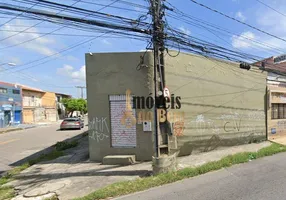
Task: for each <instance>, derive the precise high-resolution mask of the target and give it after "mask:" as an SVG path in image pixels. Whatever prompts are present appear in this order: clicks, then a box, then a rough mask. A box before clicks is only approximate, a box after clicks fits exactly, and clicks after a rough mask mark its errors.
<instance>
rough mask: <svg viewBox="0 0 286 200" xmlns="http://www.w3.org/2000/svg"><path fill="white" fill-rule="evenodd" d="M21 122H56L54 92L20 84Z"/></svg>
mask: <svg viewBox="0 0 286 200" xmlns="http://www.w3.org/2000/svg"><path fill="white" fill-rule="evenodd" d="M22 91H23V92H22V95H23V123H25V124H33V123H40V122H56V121H57V120H58V114H57V105H56V100H57V99H56V94H55V93H53V92H46V91H43V90H39V89H36V88H31V87H27V86H22Z"/></svg>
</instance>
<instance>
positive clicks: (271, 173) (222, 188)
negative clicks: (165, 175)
mask: <svg viewBox="0 0 286 200" xmlns="http://www.w3.org/2000/svg"><path fill="white" fill-rule="evenodd" d="M285 158H286V153H280V154H277V155H274V156H269V157H264V158H262V159H258V160H255V161H251V162H249V163H245V164H240V165H235V166H233V167H230V168H227V169H222V170H220V171H216V172H210V173H207V174H204V175H201V176H198V177H194V178H191V179H186V180H183V181H180V182H177V183H173V184H168V185H165V186H161V187H157V188H154V189H150V190H148V191H144V192H141V193H137V194H133V195H129V196H125V197H120V198H116V200H133V199H134V200H151V199H152V200H229V199H232V200H234V199H235V200H257V199H259V200H269V199H271V200H273V199H274V200H281V199H285V198H286V159H285Z"/></svg>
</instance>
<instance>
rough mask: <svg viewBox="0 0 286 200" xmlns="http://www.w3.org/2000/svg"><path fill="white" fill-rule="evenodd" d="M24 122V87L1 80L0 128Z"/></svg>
mask: <svg viewBox="0 0 286 200" xmlns="http://www.w3.org/2000/svg"><path fill="white" fill-rule="evenodd" d="M20 123H22V89H21V87H20V86H19V85H16V84H10V83H4V82H0V128H3V127H7V126H9V125H13V124H20Z"/></svg>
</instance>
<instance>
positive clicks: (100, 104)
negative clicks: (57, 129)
mask: <svg viewBox="0 0 286 200" xmlns="http://www.w3.org/2000/svg"><path fill="white" fill-rule="evenodd" d="M142 54H143V53H97V54H93V55H90V54H86V79H87V100H88V117H89V121H90V123H89V124H92V121H93V120H94V119H97V120H98V121H100V120H103V127H104V128H103V131H97V132H98V133H96V132H95V131H96V130H94V129H96V127H94V126H93V127H92V126H89V129H93V130H90V131H89V136H90V139H89V151H90V159H91V160H96V161H102V158H103V157H104V156H106V155H117V154H121V155H126V154H127V155H128V154H135V155H136V159H137V160H150V159H151V157H152V155H153V141H152V140H153V138H152V133H151V132H143V128H142V125H138V126H137V128H136V132H137V138H136V139H137V147H136V148H111V140H110V139H111V135H110V133H111V124H110V106H109V95H125V92H126V90H127V89H130V90H131V91H132V94H133V95H136V96H148V95H149V93H150V92H151V91H152V87H153V86H152V85H153V83H152V77H153V69H152V67H150V68H143V69H141V70H136V67H137V65H138V64H139V62H140V55H142ZM151 59H152V57H150V55H149V54H146V56H145V62H146V63H151V62H152V61H151ZM150 80H151V81H150ZM104 120H105V121H104ZM105 122H106V124H107V126H108V128H106V127H105ZM97 124H100V122H98V123H97ZM97 129H100V128H98V127H97ZM100 130H102V129H100Z"/></svg>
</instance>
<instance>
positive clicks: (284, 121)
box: [254, 55, 286, 141]
mask: <svg viewBox="0 0 286 200" xmlns="http://www.w3.org/2000/svg"><path fill="white" fill-rule="evenodd" d="M254 65H256V66H258V67H260V68H263V69H265V70H266V71H268V76H267V136H268V139H269V140H272V141H277V140H280V138H282V139H283V137H285V136H286V76H285V75H286V55H280V56H273V57H270V58H267V59H264V60H262V61H259V62H256V63H254Z"/></svg>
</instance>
